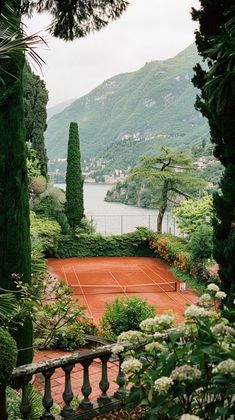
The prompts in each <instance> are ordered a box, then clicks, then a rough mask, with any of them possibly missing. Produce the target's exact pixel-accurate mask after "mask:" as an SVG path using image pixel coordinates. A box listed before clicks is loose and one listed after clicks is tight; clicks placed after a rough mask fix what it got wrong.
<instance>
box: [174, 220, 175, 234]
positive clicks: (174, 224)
mask: <svg viewBox="0 0 235 420" xmlns="http://www.w3.org/2000/svg"><path fill="white" fill-rule="evenodd" d="M174 236H175V217H174Z"/></svg>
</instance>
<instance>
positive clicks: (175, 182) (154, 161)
mask: <svg viewBox="0 0 235 420" xmlns="http://www.w3.org/2000/svg"><path fill="white" fill-rule="evenodd" d="M161 152H162V153H161V154H159V155H158V156H142V157H141V159H140V165H138V166H136V167H135V168H133V169H132V171H131V172H130V176H129V179H130V180H132V179H133V180H140V181H141V182H142V183H145V182H148V183H151V185H157V187H158V191H159V193H158V197H156V203H157V204H158V207H159V211H158V217H157V231H158V232H161V231H162V222H163V217H164V214H165V211H166V209H167V206H168V204H169V203H173V204H177V202H176V199H177V197H179V196H183V197H185V198H186V199H187V198H189V197H190V196H189V195H188V193H187V188H188V187H202V186H204V185H205V181H203V180H202V179H200V178H197V177H195V176H193V173H194V172H195V168H194V167H193V165H192V159H191V158H190V157H189V156H187V155H186V154H185V153H183V152H176V151H174V150H172V149H170V148H169V147H161Z"/></svg>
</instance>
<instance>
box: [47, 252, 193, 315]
mask: <svg viewBox="0 0 235 420" xmlns="http://www.w3.org/2000/svg"><path fill="white" fill-rule="evenodd" d="M48 268H49V271H50V273H51V274H52V275H54V276H56V278H58V279H60V280H65V282H66V283H67V284H68V285H69V286H70V287H71V289H72V290H73V291H74V294H75V296H76V298H77V299H78V300H79V303H80V305H82V306H84V307H85V308H86V311H87V315H88V316H89V317H91V318H93V319H94V320H95V321H98V320H99V318H100V317H101V316H102V315H103V314H104V312H105V302H111V301H112V300H114V299H115V298H116V297H130V296H140V297H142V298H145V299H146V300H147V301H148V303H149V304H153V305H154V306H155V307H156V310H157V312H158V313H161V312H163V311H165V310H169V309H171V310H173V311H175V312H176V313H177V315H178V319H179V320H181V319H183V317H182V314H183V312H184V310H185V305H186V304H191V303H195V302H197V300H198V298H197V297H196V296H195V295H193V294H192V292H191V291H190V290H187V289H186V290H184V291H181V286H180V283H179V282H178V281H177V280H176V279H175V278H174V276H173V275H172V273H171V271H170V268H169V266H168V265H167V264H165V263H163V262H162V261H160V260H158V259H156V258H149V257H93V258H68V259H61V260H58V259H49V260H48Z"/></svg>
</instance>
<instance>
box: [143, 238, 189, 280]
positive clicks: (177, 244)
mask: <svg viewBox="0 0 235 420" xmlns="http://www.w3.org/2000/svg"><path fill="white" fill-rule="evenodd" d="M150 248H151V249H152V250H153V251H154V253H155V254H157V256H159V257H160V258H162V259H163V260H165V261H166V262H167V263H169V264H171V265H173V266H174V267H175V268H178V269H179V270H180V271H182V272H183V273H186V272H187V271H188V270H189V268H190V254H189V252H188V249H187V243H186V242H185V241H184V240H183V239H181V238H178V237H177V236H173V235H160V234H157V235H155V237H154V239H153V240H151V241H150Z"/></svg>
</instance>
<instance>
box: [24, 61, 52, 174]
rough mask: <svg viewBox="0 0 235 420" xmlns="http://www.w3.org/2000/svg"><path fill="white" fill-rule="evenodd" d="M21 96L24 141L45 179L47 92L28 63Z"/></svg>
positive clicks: (25, 68)
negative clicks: (22, 101)
mask: <svg viewBox="0 0 235 420" xmlns="http://www.w3.org/2000/svg"><path fill="white" fill-rule="evenodd" d="M23 95H24V118H25V128H26V141H27V142H29V143H30V144H31V145H32V148H33V149H34V150H35V151H36V156H37V158H38V162H39V169H40V175H42V176H43V177H45V178H46V179H47V178H48V175H47V155H46V148H45V143H44V131H45V130H46V127H47V124H46V119H47V112H46V106H47V102H48V92H47V90H46V86H45V83H44V81H43V80H41V79H40V77H39V76H36V75H35V74H34V73H33V72H32V70H31V69H30V66H29V64H28V63H26V64H25V66H24V71H23Z"/></svg>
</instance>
